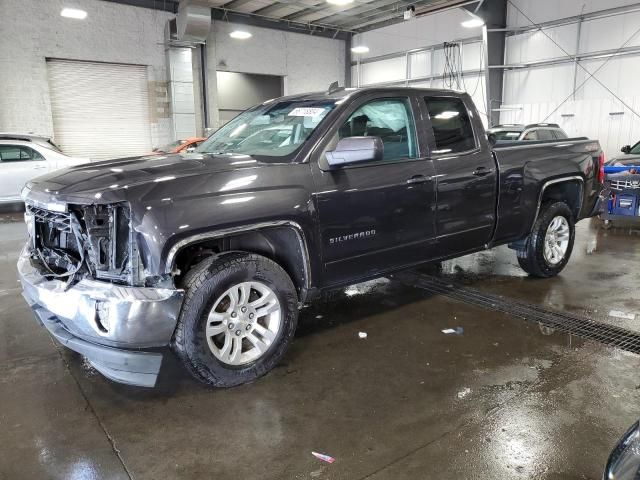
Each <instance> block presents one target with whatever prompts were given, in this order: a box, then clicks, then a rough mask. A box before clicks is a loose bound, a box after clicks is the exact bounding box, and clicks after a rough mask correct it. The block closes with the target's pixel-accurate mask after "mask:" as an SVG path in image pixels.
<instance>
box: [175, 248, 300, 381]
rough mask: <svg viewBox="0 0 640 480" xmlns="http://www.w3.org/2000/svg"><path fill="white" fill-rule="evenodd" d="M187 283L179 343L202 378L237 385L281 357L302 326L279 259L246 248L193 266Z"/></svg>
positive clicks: (293, 292)
mask: <svg viewBox="0 0 640 480" xmlns="http://www.w3.org/2000/svg"><path fill="white" fill-rule="evenodd" d="M183 287H184V289H185V298H184V303H183V306H182V310H181V312H180V317H179V319H178V325H177V327H176V331H175V333H174V339H173V348H174V351H175V352H176V354H177V356H178V357H179V358H180V359H181V360H182V362H183V363H184V365H185V367H186V368H187V370H188V371H189V372H190V373H191V374H192V375H193V376H194V377H195V378H196V379H198V380H200V381H201V382H203V383H206V384H208V385H212V386H215V387H234V386H237V385H241V384H243V383H248V382H251V381H253V380H255V379H257V378H259V377H261V376H262V375H264V374H266V373H267V372H268V371H269V370H271V369H272V368H273V367H274V366H275V365H276V364H277V363H278V362H279V361H280V359H281V358H282V356H283V355H284V353H285V352H286V350H287V347H288V346H289V344H290V343H291V339H292V338H293V334H294V333H295V330H296V325H297V322H298V298H297V294H296V289H295V287H294V285H293V282H292V281H291V278H290V277H289V275H287V273H286V272H285V271H284V270H283V269H282V267H280V266H279V265H278V264H277V263H275V262H273V261H272V260H269V259H268V258H265V257H262V256H260V255H255V254H250V253H242V252H238V253H229V254H225V255H223V256H220V257H212V258H209V259H206V260H203V261H202V262H200V263H199V264H198V265H196V266H195V267H193V269H192V270H191V271H189V273H188V274H187V275H186V276H185V280H184V285H183Z"/></svg>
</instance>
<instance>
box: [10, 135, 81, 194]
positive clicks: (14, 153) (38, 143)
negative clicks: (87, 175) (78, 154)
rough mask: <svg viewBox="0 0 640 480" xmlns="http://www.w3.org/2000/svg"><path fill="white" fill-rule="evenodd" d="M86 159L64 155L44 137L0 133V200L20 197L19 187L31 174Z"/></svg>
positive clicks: (49, 170)
mask: <svg viewBox="0 0 640 480" xmlns="http://www.w3.org/2000/svg"><path fill="white" fill-rule="evenodd" d="M89 161H90V160H89V159H88V158H74V157H69V156H67V155H65V154H64V153H62V152H61V151H60V149H59V148H58V147H57V146H56V145H55V144H54V143H53V142H52V141H51V140H50V139H49V138H47V137H43V136H39V135H23V134H13V133H0V203H13V202H20V201H22V200H21V198H20V192H21V191H22V187H24V184H25V183H27V182H28V181H29V180H31V179H32V178H34V177H37V176H40V175H44V174H45V173H48V172H52V171H53V170H58V169H60V168H65V167H70V166H72V165H80V164H82V163H87V162H89Z"/></svg>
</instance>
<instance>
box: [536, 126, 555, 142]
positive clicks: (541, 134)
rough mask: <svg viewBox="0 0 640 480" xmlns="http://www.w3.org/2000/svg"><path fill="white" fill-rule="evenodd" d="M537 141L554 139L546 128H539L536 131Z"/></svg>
mask: <svg viewBox="0 0 640 480" xmlns="http://www.w3.org/2000/svg"><path fill="white" fill-rule="evenodd" d="M538 140H555V137H554V136H553V133H552V131H551V130H549V129H548V128H541V129H540V130H538Z"/></svg>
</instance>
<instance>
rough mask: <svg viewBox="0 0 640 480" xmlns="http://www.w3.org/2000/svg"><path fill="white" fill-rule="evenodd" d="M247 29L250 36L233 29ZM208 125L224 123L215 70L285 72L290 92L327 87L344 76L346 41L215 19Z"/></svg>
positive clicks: (209, 48) (287, 92) (209, 49)
mask: <svg viewBox="0 0 640 480" xmlns="http://www.w3.org/2000/svg"><path fill="white" fill-rule="evenodd" d="M235 29H243V30H248V31H250V32H251V34H252V35H253V36H252V37H251V38H250V39H248V40H235V39H232V38H231V37H229V33H230V32H231V31H233V30H235ZM206 53H207V70H208V71H207V79H208V85H207V95H208V98H209V124H210V126H211V127H214V128H215V127H217V126H219V125H218V123H219V118H218V109H217V102H216V96H217V86H216V71H218V70H221V71H228V72H241V73H257V74H265V75H280V76H282V77H284V93H285V95H293V94H296V93H304V92H311V91H324V90H326V89H327V87H328V86H329V85H330V84H331V83H333V82H335V81H338V82H339V83H340V85H344V81H345V42H344V41H343V40H333V39H330V38H320V37H314V36H312V35H307V34H301V33H292V32H284V31H279V30H272V29H266V28H259V27H253V26H241V25H236V24H232V23H228V22H223V21H214V22H213V25H212V28H211V33H210V35H209V38H208V39H207V46H206Z"/></svg>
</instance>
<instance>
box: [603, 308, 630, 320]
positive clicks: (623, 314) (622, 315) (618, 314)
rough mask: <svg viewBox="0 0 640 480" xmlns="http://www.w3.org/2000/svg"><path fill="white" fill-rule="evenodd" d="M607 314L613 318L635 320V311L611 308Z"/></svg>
mask: <svg viewBox="0 0 640 480" xmlns="http://www.w3.org/2000/svg"><path fill="white" fill-rule="evenodd" d="M609 316H610V317H614V318H624V319H625V320H635V318H636V314H635V313H627V312H621V311H619V310H611V311H610V312H609Z"/></svg>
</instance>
